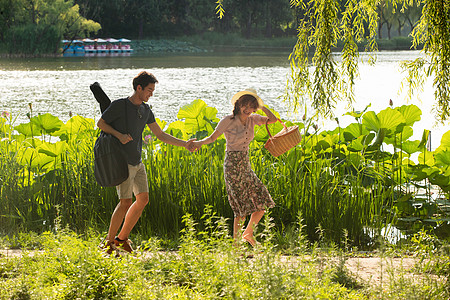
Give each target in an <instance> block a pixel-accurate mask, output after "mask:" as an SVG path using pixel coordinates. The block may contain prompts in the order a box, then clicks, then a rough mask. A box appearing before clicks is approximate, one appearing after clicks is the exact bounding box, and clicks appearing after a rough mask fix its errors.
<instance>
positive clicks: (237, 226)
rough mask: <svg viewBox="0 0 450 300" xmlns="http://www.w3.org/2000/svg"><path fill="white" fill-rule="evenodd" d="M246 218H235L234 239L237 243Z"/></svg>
mask: <svg viewBox="0 0 450 300" xmlns="http://www.w3.org/2000/svg"><path fill="white" fill-rule="evenodd" d="M244 221H245V217H234V224H233V238H234V241H235V242H236V241H237V240H238V239H239V236H238V235H239V232H240V231H241V230H242V226H243V225H244Z"/></svg>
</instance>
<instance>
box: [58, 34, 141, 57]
mask: <svg viewBox="0 0 450 300" xmlns="http://www.w3.org/2000/svg"><path fill="white" fill-rule="evenodd" d="M61 42H62V44H63V46H62V52H63V55H64V56H104V55H111V56H115V55H129V54H130V53H131V52H133V49H131V46H130V44H129V43H130V42H131V40H129V39H126V38H120V39H115V38H107V39H103V38H96V39H91V38H85V39H83V40H62V41H61Z"/></svg>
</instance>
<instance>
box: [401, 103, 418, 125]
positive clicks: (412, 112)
mask: <svg viewBox="0 0 450 300" xmlns="http://www.w3.org/2000/svg"><path fill="white" fill-rule="evenodd" d="M397 110H398V111H399V112H400V113H401V114H402V115H403V117H404V118H405V122H406V126H412V125H413V124H414V123H415V122H417V121H420V116H421V115H422V111H421V110H420V109H419V108H418V107H417V106H416V105H413V104H411V105H402V106H401V107H399V108H397Z"/></svg>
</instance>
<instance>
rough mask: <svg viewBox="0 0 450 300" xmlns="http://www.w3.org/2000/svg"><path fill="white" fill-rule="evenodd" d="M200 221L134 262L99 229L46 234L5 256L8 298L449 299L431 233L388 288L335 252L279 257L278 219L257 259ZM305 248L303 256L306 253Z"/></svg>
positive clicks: (392, 272) (212, 220)
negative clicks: (117, 253)
mask: <svg viewBox="0 0 450 300" xmlns="http://www.w3.org/2000/svg"><path fill="white" fill-rule="evenodd" d="M201 219H202V220H204V221H205V222H204V223H205V224H207V226H206V227H205V228H204V229H203V230H202V229H199V225H198V224H197V222H196V221H195V220H194V219H193V218H192V216H190V215H185V216H184V218H183V222H184V230H183V231H182V232H181V237H180V242H179V245H178V248H177V250H176V251H167V250H165V249H164V248H162V247H161V245H160V240H159V239H157V238H151V239H149V240H146V241H143V243H142V244H141V246H142V247H141V248H140V249H138V250H137V251H135V253H134V255H125V256H122V257H121V258H120V259H119V258H115V257H114V256H105V254H104V253H103V252H101V251H99V250H98V248H97V245H98V242H99V240H100V239H101V238H102V237H101V236H99V235H98V234H96V233H94V232H92V231H87V232H86V234H84V235H78V234H75V233H74V232H72V231H70V230H67V229H61V230H58V231H57V232H53V233H51V232H45V233H43V234H41V235H39V239H38V241H39V244H38V246H39V251H35V250H34V251H30V252H28V251H27V250H26V249H23V251H22V252H21V253H20V254H18V255H13V254H12V253H11V252H2V253H3V255H2V256H0V291H1V293H0V299H114V298H121V299H219V298H220V299H222V298H224V299H317V298H321V299H447V298H448V297H449V296H450V294H449V289H448V286H447V284H448V282H447V281H446V279H445V277H446V276H448V274H449V265H448V264H446V265H441V266H440V267H437V265H434V264H435V263H439V262H442V261H448V258H449V256H448V253H443V252H439V251H435V252H434V253H433V251H429V250H431V249H434V248H433V247H432V246H433V242H432V240H433V237H432V236H430V235H428V234H425V233H422V234H421V235H419V236H417V239H416V240H415V241H414V242H413V244H412V246H413V247H414V246H415V247H417V249H418V250H423V252H418V253H420V254H419V255H422V254H423V255H424V258H425V257H426V258H427V260H426V261H425V260H424V261H421V260H420V259H417V263H416V265H415V268H414V269H413V270H409V271H407V272H405V271H399V270H396V269H394V268H393V267H390V266H389V263H388V262H389V257H385V259H386V262H387V263H386V266H385V268H384V269H382V270H381V269H380V270H377V271H376V274H377V276H380V277H383V276H384V277H385V278H387V280H385V283H384V284H378V283H377V282H367V281H365V280H361V278H360V277H359V276H357V274H354V273H352V272H351V271H350V270H348V269H347V267H346V264H345V262H346V259H347V258H348V257H347V255H348V253H346V252H343V251H339V250H336V249H333V248H332V247H328V248H317V247H314V248H312V249H311V248H309V249H308V250H307V251H304V252H296V253H295V254H296V255H295V256H293V255H291V256H285V255H283V254H282V253H280V252H278V251H277V250H275V247H274V244H273V240H272V234H273V228H274V224H273V223H272V222H271V220H270V218H269V217H265V218H264V220H263V222H262V224H261V226H262V227H263V228H262V230H261V234H260V237H259V239H260V240H261V241H262V243H261V244H260V245H259V246H258V248H257V249H256V251H253V250H247V249H246V247H245V245H238V246H237V247H236V246H234V245H233V242H232V239H231V236H230V234H229V230H228V229H227V227H226V226H225V225H224V219H223V218H220V217H218V216H217V215H216V214H214V212H212V210H211V208H206V209H205V214H204V215H203V216H202V218H201ZM297 225H300V224H297ZM297 225H296V227H297ZM56 227H59V228H60V225H56ZM299 239H300V240H301V238H299ZM33 240H36V239H33ZM1 242H2V241H1V240H0V243H1ZM3 242H4V241H3ZM2 246H3V245H2ZM303 246H305V247H302V249H304V248H307V245H303ZM442 248H443V247H440V248H439V249H442ZM143 249H145V251H142V250H143ZM249 254H253V258H250V256H249ZM425 255H426V256H425ZM336 258H338V261H336ZM424 271H426V272H424ZM412 276H414V277H412Z"/></svg>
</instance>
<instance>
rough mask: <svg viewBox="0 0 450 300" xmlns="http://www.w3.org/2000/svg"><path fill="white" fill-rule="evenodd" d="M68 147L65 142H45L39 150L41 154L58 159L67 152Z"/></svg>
mask: <svg viewBox="0 0 450 300" xmlns="http://www.w3.org/2000/svg"><path fill="white" fill-rule="evenodd" d="M66 147H67V143H66V142H64V141H59V142H56V143H54V144H53V143H48V142H44V143H42V144H41V145H40V146H39V147H38V148H37V149H38V152H39V153H43V154H45V155H48V156H51V157H57V156H59V155H61V153H63V152H64V151H65V150H66Z"/></svg>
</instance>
